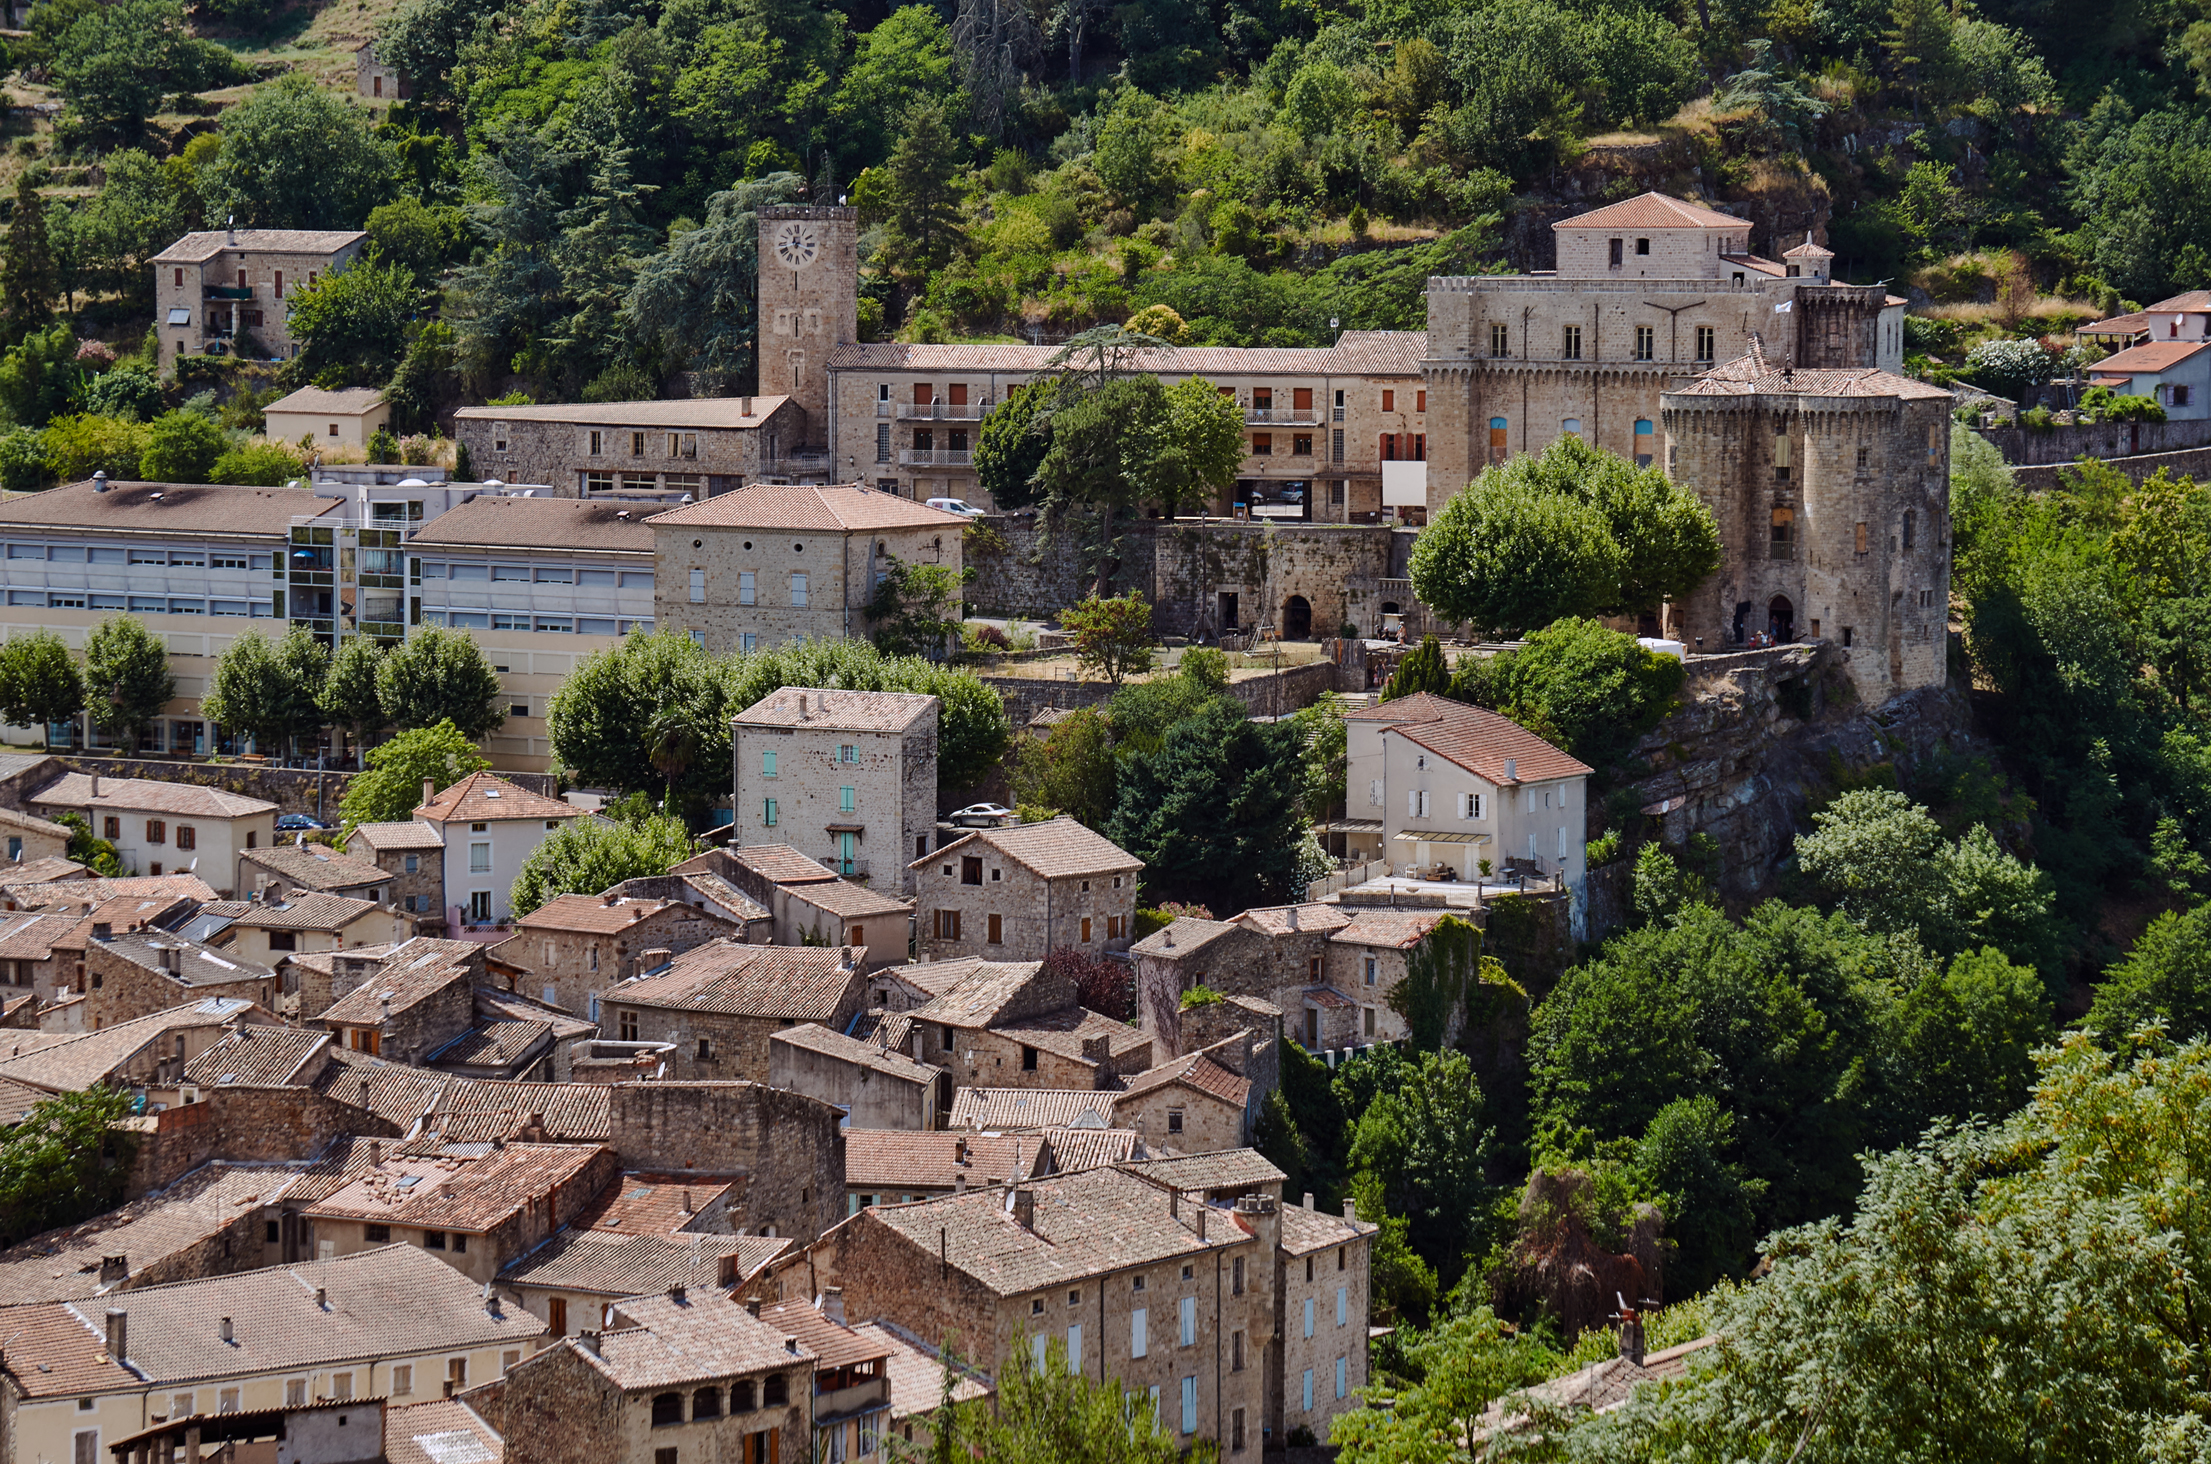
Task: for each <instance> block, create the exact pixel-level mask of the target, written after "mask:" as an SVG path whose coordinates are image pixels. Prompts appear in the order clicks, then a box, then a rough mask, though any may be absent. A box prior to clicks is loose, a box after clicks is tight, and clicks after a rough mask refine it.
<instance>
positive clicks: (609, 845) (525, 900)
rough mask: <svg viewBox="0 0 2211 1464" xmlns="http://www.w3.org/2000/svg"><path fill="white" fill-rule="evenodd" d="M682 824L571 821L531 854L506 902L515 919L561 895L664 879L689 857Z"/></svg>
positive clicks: (653, 818)
mask: <svg viewBox="0 0 2211 1464" xmlns="http://www.w3.org/2000/svg"><path fill="white" fill-rule="evenodd" d="M691 854H692V848H691V836H690V834H689V833H687V832H685V830H684V827H683V820H681V819H678V818H671V817H668V816H666V815H663V814H654V815H650V816H648V817H646V818H642V819H637V820H621V821H616V820H609V819H602V818H572V819H569V820H567V821H566V822H565V823H563V824H562V825H561V826H560V827H559V828H558V829H556V830H554V831H553V832H552V833H550V834H548V835H546V837H545V840H544V842H543V843H541V844H539V845H538V846H537V847H536V848H535V849H532V850H531V851H530V857H529V858H527V859H525V860H524V861H523V862H522V872H521V873H520V874H518V875H516V876H515V879H514V888H513V889H512V890H510V891H509V892H508V896H507V897H508V899H509V900H510V901H511V902H512V904H513V906H514V913H515V914H516V915H517V916H522V915H527V914H529V913H530V912H531V911H532V910H535V909H536V908H537V907H538V906H540V905H543V904H545V903H546V902H547V901H549V900H553V899H556V898H558V897H559V896H561V895H596V894H598V893H599V892H600V891H601V890H604V889H607V888H610V887H611V886H614V885H618V884H620V883H621V882H622V881H624V880H626V879H644V878H646V877H648V876H651V875H660V874H666V873H667V872H668V870H669V869H670V868H671V867H672V866H674V865H677V864H680V863H682V862H683V861H684V860H686V859H688V858H690V857H691Z"/></svg>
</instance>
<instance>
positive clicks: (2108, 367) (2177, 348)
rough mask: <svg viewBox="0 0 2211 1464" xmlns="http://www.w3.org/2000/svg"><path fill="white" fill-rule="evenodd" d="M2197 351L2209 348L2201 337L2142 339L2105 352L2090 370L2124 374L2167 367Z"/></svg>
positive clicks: (2112, 374) (2108, 374)
mask: <svg viewBox="0 0 2211 1464" xmlns="http://www.w3.org/2000/svg"><path fill="white" fill-rule="evenodd" d="M2199 351H2211V342H2205V341H2145V342H2143V343H2142V344H2141V345H2139V346H2129V347H2128V348H2127V349H2126V350H2123V351H2120V352H2117V353H2116V354H2114V355H2110V356H2106V357H2104V358H2103V359H2102V360H2101V361H2098V362H2097V363H2096V364H2095V365H2093V366H2091V367H2089V368H2088V369H2089V370H2090V371H2093V372H2095V373H2096V374H2097V375H2099V376H2126V375H2129V374H2131V373H2133V372H2136V371H2141V372H2151V371H2170V370H2172V369H2173V368H2174V367H2175V366H2178V365H2179V364H2180V363H2181V362H2183V361H2185V360H2187V359H2188V358H2189V357H2190V356H2193V355H2195V354H2196V353H2197V352H2199Z"/></svg>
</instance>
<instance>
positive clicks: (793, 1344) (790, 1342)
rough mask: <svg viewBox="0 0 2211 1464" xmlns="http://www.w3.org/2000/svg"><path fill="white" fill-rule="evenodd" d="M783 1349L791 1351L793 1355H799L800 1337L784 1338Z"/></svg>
mask: <svg viewBox="0 0 2211 1464" xmlns="http://www.w3.org/2000/svg"><path fill="white" fill-rule="evenodd" d="M783 1350H784V1351H785V1352H788V1353H790V1354H791V1356H793V1357H796V1356H798V1338H796V1337H785V1338H784V1339H783Z"/></svg>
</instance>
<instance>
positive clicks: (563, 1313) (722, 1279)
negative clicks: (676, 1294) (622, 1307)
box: [499, 1226, 792, 1337]
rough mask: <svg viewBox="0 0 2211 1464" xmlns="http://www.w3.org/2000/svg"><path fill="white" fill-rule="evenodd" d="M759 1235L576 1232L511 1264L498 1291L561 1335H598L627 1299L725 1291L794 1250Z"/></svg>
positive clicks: (567, 1231) (570, 1231)
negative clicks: (683, 1291)
mask: <svg viewBox="0 0 2211 1464" xmlns="http://www.w3.org/2000/svg"><path fill="white" fill-rule="evenodd" d="M791 1245H792V1242H791V1241H790V1240H789V1239H786V1238H781V1237H774V1236H761V1235H715V1234H699V1233H688V1234H683V1233H662V1232H655V1231H627V1232H625V1231H619V1230H600V1229H591V1228H585V1227H581V1226H570V1227H568V1228H567V1229H565V1230H562V1231H561V1232H560V1233H559V1234H557V1235H555V1236H554V1237H553V1238H552V1239H551V1240H549V1241H547V1242H545V1243H544V1244H543V1245H540V1246H538V1247H537V1248H536V1249H535V1250H532V1251H530V1252H528V1253H527V1254H525V1255H524V1256H522V1257H521V1258H520V1259H519V1260H516V1261H513V1262H511V1263H510V1264H509V1265H508V1266H507V1268H506V1269H505V1270H504V1271H501V1272H500V1273H499V1288H500V1290H502V1291H504V1292H506V1293H508V1294H509V1295H511V1296H513V1297H514V1298H515V1300H516V1302H517V1303H518V1304H519V1305H520V1306H521V1307H522V1308H523V1309H524V1310H526V1311H528V1312H529V1314H530V1315H531V1316H533V1317H542V1318H543V1319H544V1320H545V1327H546V1330H547V1331H548V1332H549V1333H551V1334H552V1335H553V1336H555V1337H566V1336H568V1335H570V1334H571V1333H573V1332H583V1331H595V1330H597V1329H598V1328H600V1327H602V1326H605V1325H607V1323H608V1322H609V1321H611V1315H610V1314H611V1312H612V1311H613V1309H614V1308H615V1306H616V1305H618V1304H619V1303H620V1302H621V1301H622V1300H623V1298H625V1297H631V1296H649V1295H651V1294H653V1293H654V1292H666V1291H669V1290H671V1289H673V1288H675V1287H678V1286H680V1287H683V1288H685V1289H686V1290H687V1291H698V1292H701V1293H707V1292H715V1291H719V1292H722V1293H725V1294H726V1293H727V1292H729V1291H731V1290H732V1289H734V1288H737V1287H741V1286H743V1285H745V1284H746V1283H747V1282H749V1281H751V1280H752V1279H753V1278H754V1277H755V1276H757V1275H759V1274H760V1272H761V1271H762V1270H763V1269H764V1268H765V1267H766V1266H767V1264H768V1262H770V1261H772V1260H774V1259H775V1258H776V1257H777V1256H779V1255H781V1254H783V1253H784V1252H785V1251H787V1250H789V1249H790V1248H791Z"/></svg>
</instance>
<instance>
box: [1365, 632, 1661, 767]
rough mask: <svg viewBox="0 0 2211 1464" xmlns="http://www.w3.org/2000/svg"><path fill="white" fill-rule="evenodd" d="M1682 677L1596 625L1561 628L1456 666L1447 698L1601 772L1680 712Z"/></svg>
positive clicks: (1631, 642) (1654, 656)
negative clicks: (1513, 725)
mask: <svg viewBox="0 0 2211 1464" xmlns="http://www.w3.org/2000/svg"><path fill="white" fill-rule="evenodd" d="M1406 664H1407V665H1410V664H1411V658H1409V657H1408V658H1407V662H1406ZM1399 674H1400V675H1402V674H1403V668H1402V667H1401V668H1400V670H1399ZM1687 676H1688V673H1687V671H1686V669H1685V668H1684V667H1683V666H1682V664H1681V662H1680V661H1679V660H1677V659H1676V658H1674V657H1672V656H1667V655H1662V654H1660V653H1658V652H1656V651H1651V650H1646V649H1645V648H1644V647H1642V646H1641V645H1638V644H1637V643H1636V639H1635V637H1634V636H1632V635H1627V634H1625V633H1623V632H1621V631H1616V630H1608V629H1606V628H1605V627H1604V626H1603V625H1601V624H1600V623H1598V622H1597V621H1594V620H1559V621H1554V622H1552V623H1551V624H1550V625H1547V626H1545V627H1544V628H1543V629H1541V630H1539V631H1537V632H1535V633H1534V634H1533V635H1531V636H1529V637H1528V643H1527V645H1526V646H1525V647H1523V648H1522V649H1520V650H1518V651H1507V652H1505V653H1503V654H1501V655H1497V656H1493V657H1490V658H1488V659H1486V660H1484V659H1480V658H1469V659H1467V660H1464V661H1461V662H1460V663H1459V669H1458V671H1457V672H1456V673H1455V674H1454V675H1453V677H1452V680H1451V694H1452V695H1453V696H1455V697H1458V698H1460V699H1462V700H1465V701H1470V702H1473V703H1475V704H1476V705H1478V706H1485V707H1490V708H1492V709H1493V710H1496V711H1500V712H1503V713H1504V714H1505V715H1506V716H1508V717H1510V718H1512V719H1513V720H1514V721H1516V722H1518V723H1520V724H1521V725H1522V726H1524V727H1528V728H1530V729H1532V730H1534V731H1536V732H1538V733H1539V734H1541V735H1542V736H1544V737H1548V738H1550V739H1552V740H1553V741H1555V742H1557V743H1558V744H1559V745H1560V746H1562V747H1564V748H1565V749H1566V750H1567V751H1569V752H1571V753H1573V754H1574V756H1576V757H1578V758H1580V759H1581V760H1582V761H1584V762H1586V763H1589V764H1590V765H1591V766H1593V767H1603V766H1606V765H1607V764H1610V763H1613V762H1615V761H1617V760H1618V759H1620V758H1621V757H1624V756H1625V755H1626V754H1627V752H1628V751H1629V749H1630V748H1632V747H1633V746H1634V744H1635V740H1636V739H1637V738H1638V737H1640V736H1642V735H1643V734H1644V733H1646V732H1648V731H1650V730H1651V728H1653V727H1655V726H1657V725H1658V722H1659V719H1660V718H1662V717H1664V716H1665V715H1666V714H1667V713H1668V712H1669V711H1671V710H1673V709H1674V707H1676V706H1677V705H1678V704H1679V697H1680V694H1681V688H1682V685H1683V683H1684V682H1685V681H1686V680H1687Z"/></svg>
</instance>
